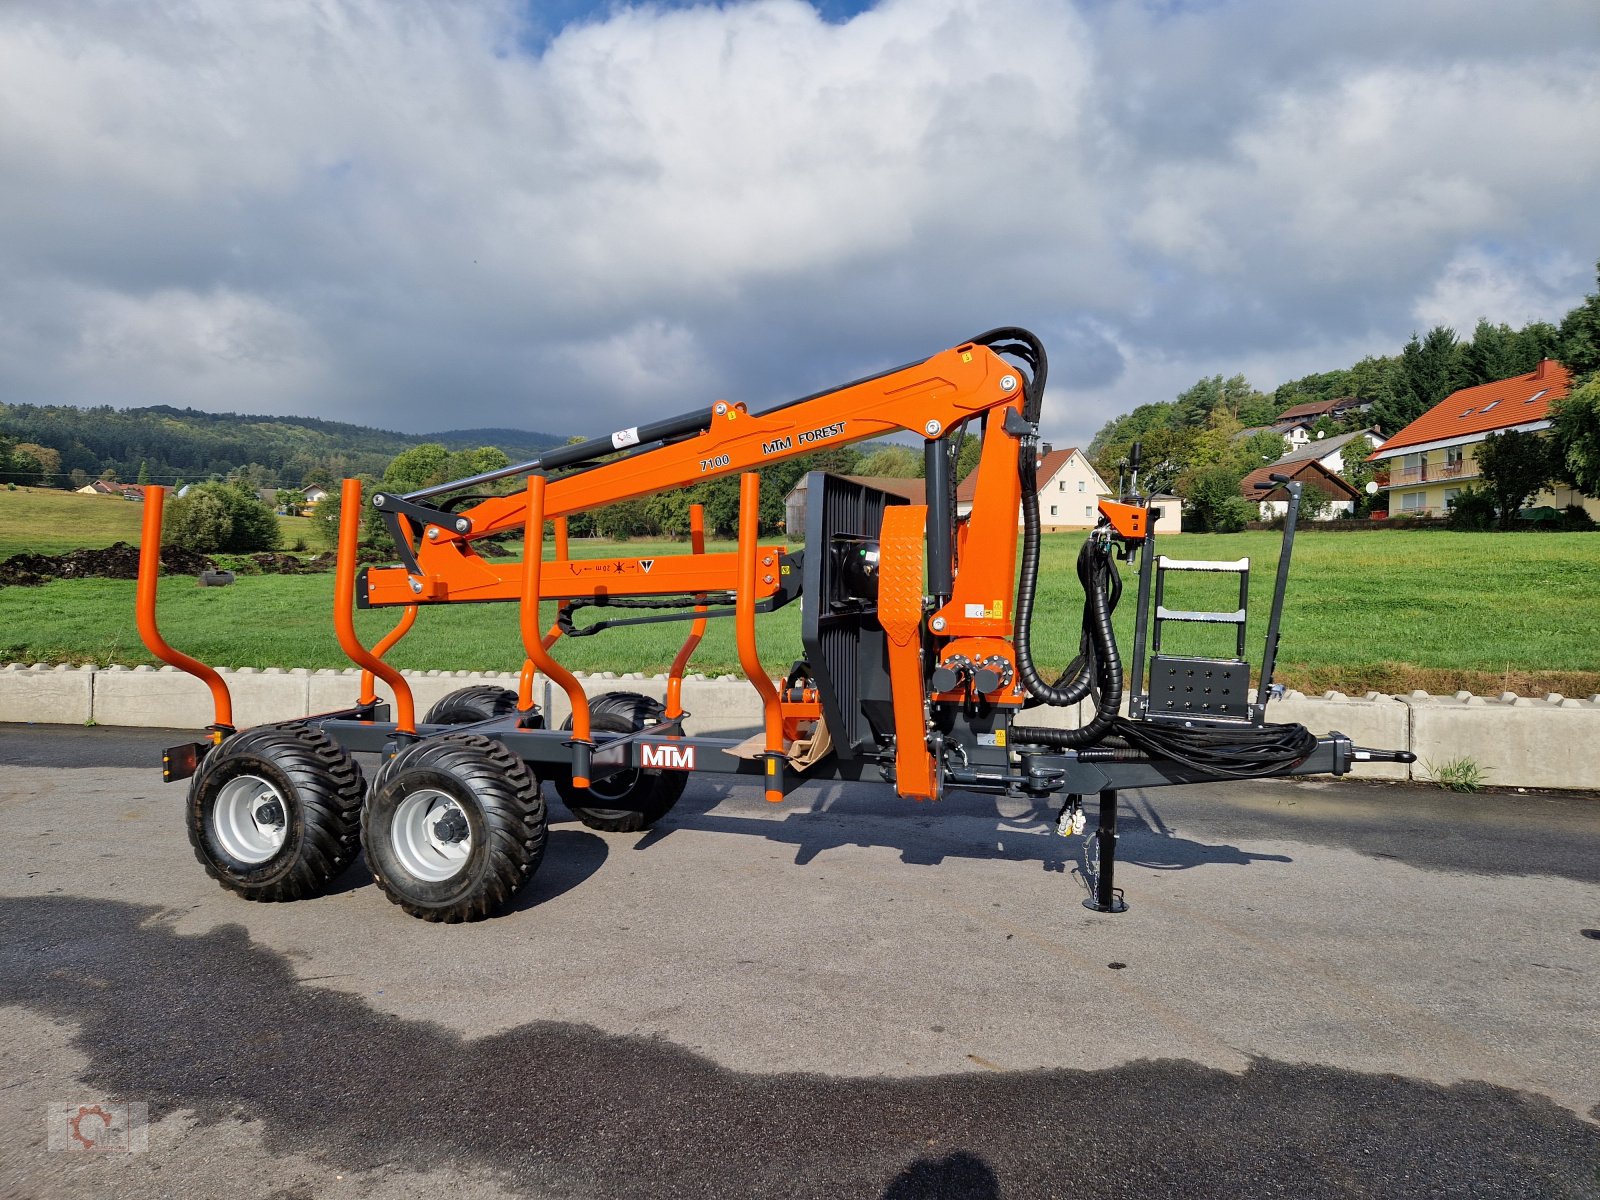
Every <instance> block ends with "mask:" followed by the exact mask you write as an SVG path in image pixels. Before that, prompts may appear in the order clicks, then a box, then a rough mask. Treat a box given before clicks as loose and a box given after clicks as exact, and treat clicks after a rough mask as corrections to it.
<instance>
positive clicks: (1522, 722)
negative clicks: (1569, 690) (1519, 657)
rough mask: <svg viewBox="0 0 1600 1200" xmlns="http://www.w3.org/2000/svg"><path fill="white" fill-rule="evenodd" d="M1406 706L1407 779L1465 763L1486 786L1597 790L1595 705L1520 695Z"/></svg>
mask: <svg viewBox="0 0 1600 1200" xmlns="http://www.w3.org/2000/svg"><path fill="white" fill-rule="evenodd" d="M1518 701H1525V703H1519V702H1518ZM1407 703H1408V705H1409V707H1410V710H1411V749H1412V751H1413V752H1415V754H1416V756H1417V762H1416V764H1415V765H1414V766H1413V767H1412V777H1413V778H1415V779H1421V780H1428V779H1432V778H1433V771H1434V770H1435V769H1437V768H1440V767H1443V766H1444V765H1445V764H1446V763H1450V762H1455V761H1458V760H1460V759H1471V760H1472V761H1473V762H1474V763H1476V764H1477V765H1478V766H1479V767H1481V768H1482V769H1483V771H1484V773H1485V780H1484V781H1485V783H1486V784H1488V786H1490V787H1542V788H1595V787H1600V705H1597V704H1593V703H1584V704H1579V705H1576V706H1568V705H1567V704H1565V703H1564V702H1560V701H1558V702H1556V703H1554V704H1551V703H1549V702H1547V701H1544V700H1532V701H1529V700H1528V697H1525V696H1522V697H1517V698H1516V699H1515V700H1513V701H1512V702H1511V703H1509V704H1507V703H1490V704H1485V705H1472V706H1470V707H1469V706H1468V705H1465V704H1457V703H1454V702H1453V701H1451V700H1449V699H1447V698H1441V697H1437V696H1435V697H1429V698H1428V699H1427V700H1420V699H1419V700H1412V701H1408V702H1407Z"/></svg>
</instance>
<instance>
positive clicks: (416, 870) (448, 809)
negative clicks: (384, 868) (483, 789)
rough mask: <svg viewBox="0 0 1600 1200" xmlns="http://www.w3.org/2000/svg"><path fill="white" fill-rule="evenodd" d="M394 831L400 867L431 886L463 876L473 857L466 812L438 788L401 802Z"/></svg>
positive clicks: (393, 826) (395, 847) (393, 827)
mask: <svg viewBox="0 0 1600 1200" xmlns="http://www.w3.org/2000/svg"><path fill="white" fill-rule="evenodd" d="M390 830H391V833H392V835H393V837H392V841H393V845H394V856H395V858H396V859H398V860H399V863H400V866H401V867H403V868H404V869H405V870H406V871H407V872H408V873H410V874H411V875H414V876H415V877H416V878H418V879H421V880H424V881H425V882H428V883H442V882H443V881H444V880H446V879H449V878H451V877H452V876H454V875H458V874H460V873H461V870H462V868H463V867H465V866H466V863H467V858H468V857H469V856H470V855H471V854H472V826H471V824H470V822H469V821H468V820H467V814H466V810H464V809H463V808H462V807H461V805H460V804H458V803H457V802H456V801H455V800H454V799H453V798H452V797H450V796H447V795H446V794H445V793H444V792H441V791H438V790H437V789H435V788H422V789H420V790H419V791H415V792H412V793H411V794H410V795H408V796H407V797H406V798H405V799H404V800H402V801H400V804H399V806H398V807H397V808H396V809H395V810H394V821H393V823H392V825H391V826H390Z"/></svg>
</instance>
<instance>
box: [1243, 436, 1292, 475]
mask: <svg viewBox="0 0 1600 1200" xmlns="http://www.w3.org/2000/svg"><path fill="white" fill-rule="evenodd" d="M1288 452H1289V443H1288V442H1287V441H1285V440H1284V436H1283V434H1281V433H1274V432H1273V431H1272V430H1270V429H1263V430H1262V431H1261V432H1260V433H1252V434H1251V435H1250V436H1249V437H1247V438H1245V440H1244V453H1245V454H1246V455H1247V456H1248V457H1249V460H1250V461H1251V462H1253V463H1255V464H1257V465H1258V466H1259V465H1260V464H1262V463H1274V462H1277V461H1278V460H1279V459H1280V458H1282V457H1283V456H1284V455H1285V454H1287V453H1288ZM1253 469H1254V468H1252V470H1253Z"/></svg>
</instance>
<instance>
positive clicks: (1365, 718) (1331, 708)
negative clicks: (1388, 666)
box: [1267, 692, 1410, 779]
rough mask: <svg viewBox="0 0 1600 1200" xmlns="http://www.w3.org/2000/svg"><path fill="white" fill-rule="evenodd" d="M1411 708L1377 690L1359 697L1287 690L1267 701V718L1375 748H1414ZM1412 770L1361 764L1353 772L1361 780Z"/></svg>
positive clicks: (1397, 776) (1399, 776)
mask: <svg viewBox="0 0 1600 1200" xmlns="http://www.w3.org/2000/svg"><path fill="white" fill-rule="evenodd" d="M1409 711H1410V710H1409V709H1408V708H1407V707H1406V705H1404V704H1403V703H1401V702H1400V701H1398V700H1396V699H1394V698H1393V697H1391V696H1381V695H1377V694H1375V693H1369V694H1368V695H1366V696H1363V697H1359V698H1358V697H1354V696H1342V695H1338V694H1337V693H1334V694H1332V695H1330V696H1321V697H1312V696H1307V695H1305V694H1303V693H1301V692H1286V693H1285V694H1284V695H1282V696H1280V697H1278V698H1277V699H1275V700H1269V701H1267V720H1268V721H1271V722H1273V723H1274V724H1297V725H1304V726H1305V727H1306V728H1307V729H1309V730H1310V731H1311V732H1312V733H1315V734H1318V735H1321V734H1325V733H1333V732H1338V733H1342V734H1344V735H1345V736H1346V737H1348V738H1350V740H1351V741H1353V742H1355V744H1356V745H1358V746H1367V747H1370V748H1372V749H1374V750H1406V749H1409V748H1410V738H1409V726H1408V717H1409ZM1409 772H1410V768H1408V767H1407V766H1406V765H1405V764H1404V763H1359V764H1357V765H1356V766H1355V767H1354V768H1353V769H1352V770H1351V772H1350V773H1351V775H1353V776H1355V777H1356V778H1358V779H1405V778H1407V777H1408V775H1409Z"/></svg>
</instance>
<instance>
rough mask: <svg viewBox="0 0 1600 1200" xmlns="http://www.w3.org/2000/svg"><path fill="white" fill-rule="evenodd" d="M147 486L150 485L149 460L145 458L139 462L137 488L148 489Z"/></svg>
mask: <svg viewBox="0 0 1600 1200" xmlns="http://www.w3.org/2000/svg"><path fill="white" fill-rule="evenodd" d="M149 484H150V460H149V459H145V458H141V459H140V460H139V486H140V487H148V486H149Z"/></svg>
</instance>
